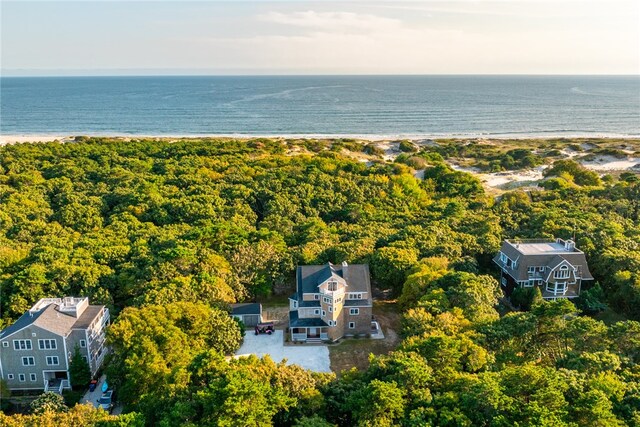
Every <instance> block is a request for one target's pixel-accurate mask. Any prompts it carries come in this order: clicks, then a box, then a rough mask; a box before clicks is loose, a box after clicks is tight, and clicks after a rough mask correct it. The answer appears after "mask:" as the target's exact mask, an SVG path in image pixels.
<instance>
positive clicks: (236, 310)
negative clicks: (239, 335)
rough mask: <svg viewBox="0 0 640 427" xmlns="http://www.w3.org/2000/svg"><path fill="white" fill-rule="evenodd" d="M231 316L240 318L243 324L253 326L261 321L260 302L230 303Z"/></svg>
mask: <svg viewBox="0 0 640 427" xmlns="http://www.w3.org/2000/svg"><path fill="white" fill-rule="evenodd" d="M231 316H232V317H235V318H236V319H238V320H241V321H242V323H244V325H245V326H251V327H254V326H256V325H257V324H258V323H260V322H262V304H257V303H242V304H231Z"/></svg>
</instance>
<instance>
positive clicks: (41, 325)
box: [0, 297, 109, 392]
mask: <svg viewBox="0 0 640 427" xmlns="http://www.w3.org/2000/svg"><path fill="white" fill-rule="evenodd" d="M108 323H109V310H108V309H107V308H106V307H105V306H103V305H89V299H88V298H74V297H65V298H43V299H41V300H40V301H38V302H37V303H36V304H35V305H34V306H33V307H32V308H31V309H30V310H29V311H27V312H26V313H25V314H23V315H22V316H21V317H20V318H19V319H18V320H17V321H16V322H15V323H14V324H12V325H11V326H8V327H7V328H5V329H3V330H2V331H0V349H1V352H0V376H1V377H2V379H3V380H5V381H6V382H7V385H8V386H9V389H11V390H44V391H49V390H51V391H56V392H62V389H64V388H70V384H69V363H70V362H71V357H72V355H73V351H74V349H75V346H76V345H78V347H79V348H80V352H81V354H82V357H84V358H85V359H86V360H87V362H88V363H89V367H90V368H91V375H93V376H94V375H95V374H96V373H97V371H98V369H99V368H100V365H101V364H102V361H103V360H104V356H105V352H106V351H105V346H104V339H105V326H106V325H107V324H108Z"/></svg>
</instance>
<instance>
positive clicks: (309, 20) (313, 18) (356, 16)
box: [258, 10, 402, 32]
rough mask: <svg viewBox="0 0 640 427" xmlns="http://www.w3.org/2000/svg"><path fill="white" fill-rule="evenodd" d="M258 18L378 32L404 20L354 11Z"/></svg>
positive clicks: (329, 29)
mask: <svg viewBox="0 0 640 427" xmlns="http://www.w3.org/2000/svg"><path fill="white" fill-rule="evenodd" d="M258 20H260V21H263V22H269V23H274V24H281V25H287V26H293V27H302V28H308V29H315V30H319V31H327V32H332V31H340V32H354V31H363V32H376V31H380V30H382V29H384V30H393V29H397V28H400V27H401V26H402V22H401V21H399V20H397V19H392V18H387V17H382V16H376V15H370V14H362V13H353V12H316V11H314V10H307V11H304V12H292V13H282V12H269V13H265V14H263V15H259V16H258Z"/></svg>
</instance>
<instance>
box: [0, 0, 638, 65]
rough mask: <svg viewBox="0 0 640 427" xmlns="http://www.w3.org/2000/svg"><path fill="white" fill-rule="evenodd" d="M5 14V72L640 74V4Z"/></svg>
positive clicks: (151, 8) (321, 5)
mask: <svg viewBox="0 0 640 427" xmlns="http://www.w3.org/2000/svg"><path fill="white" fill-rule="evenodd" d="M1 7H2V9H1V13H2V18H1V23H2V30H1V36H2V42H1V43H2V45H1V47H2V53H1V57H0V59H1V60H2V63H1V68H2V74H3V75H85V74H86V75H96V74H99V75H111V74H113V75H118V74H639V73H640V2H637V1H624V0H608V1H605V0H602V1H599V0H591V1H577V0H560V1H517V0H514V1H498V2H496V1H477V0H476V1H472V0H460V1H447V2H444V1H407V2H403V1H394V2H379V1H376V2H371V1H341V2H332V1H320V2H306V1H265V0H263V1H229V2H218V1H209V2H205V1H198V2H169V1H162V2H152V1H143V2H129V1H118V2H115V1H95V2H90V1H84V2H80V1H78V2H60V1H44V2H33V1H25V0H23V1H17V0H14V1H11V0H3V1H2V6H1Z"/></svg>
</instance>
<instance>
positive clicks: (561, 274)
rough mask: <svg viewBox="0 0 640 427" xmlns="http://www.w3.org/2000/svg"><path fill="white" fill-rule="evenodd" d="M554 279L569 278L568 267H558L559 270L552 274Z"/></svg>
mask: <svg viewBox="0 0 640 427" xmlns="http://www.w3.org/2000/svg"><path fill="white" fill-rule="evenodd" d="M553 277H554V278H555V279H567V278H568V277H569V267H568V266H566V265H562V266H560V268H559V269H557V270H556V271H554V272H553Z"/></svg>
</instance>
